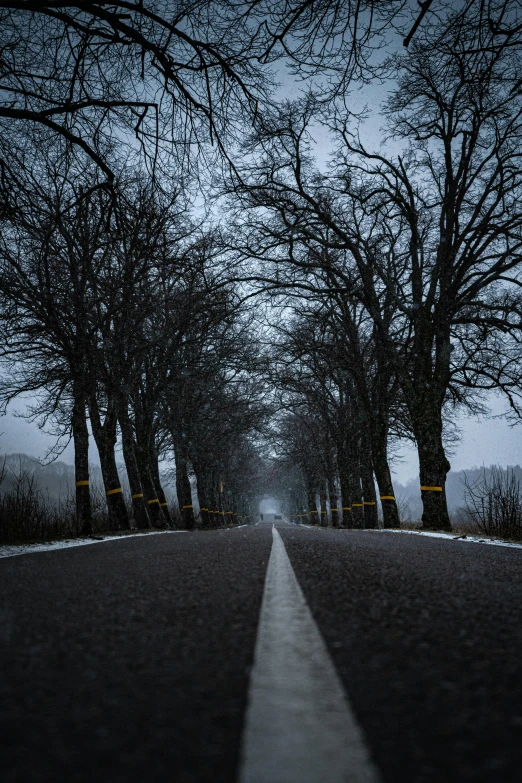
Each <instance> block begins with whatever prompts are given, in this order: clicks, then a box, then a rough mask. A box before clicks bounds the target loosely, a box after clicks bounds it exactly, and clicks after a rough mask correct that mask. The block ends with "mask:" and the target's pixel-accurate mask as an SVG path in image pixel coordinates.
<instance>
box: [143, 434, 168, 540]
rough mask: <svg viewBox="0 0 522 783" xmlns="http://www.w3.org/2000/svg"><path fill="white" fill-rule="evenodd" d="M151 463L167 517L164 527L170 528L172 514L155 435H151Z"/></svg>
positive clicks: (154, 479) (159, 497)
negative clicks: (165, 489)
mask: <svg viewBox="0 0 522 783" xmlns="http://www.w3.org/2000/svg"><path fill="white" fill-rule="evenodd" d="M149 464H150V472H151V475H152V480H153V482H154V486H155V488H156V495H157V497H158V500H159V504H160V509H161V511H162V513H163V516H164V517H165V524H164V527H166V528H170V527H172V517H171V516H170V512H169V507H168V503H167V498H166V497H165V492H164V491H163V487H162V485H161V477H160V472H159V457H158V451H157V449H156V447H155V445H154V438H153V437H151V439H150V443H149Z"/></svg>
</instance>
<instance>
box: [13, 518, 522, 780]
mask: <svg viewBox="0 0 522 783" xmlns="http://www.w3.org/2000/svg"><path fill="white" fill-rule="evenodd" d="M283 545H284V546H283ZM276 555H277V558H279V559H277V558H276V559H277V562H276V560H274V558H275V557H276ZM269 561H270V564H271V565H270V568H269V569H268V575H267V566H268V564H269ZM287 561H288V562H287ZM521 565H522V550H521V549H508V548H504V547H497V546H482V545H478V544H477V545H475V544H469V543H467V542H465V541H456V540H449V541H448V540H443V539H437V538H427V537H420V536H415V535H400V534H392V533H384V532H372V531H369V532H364V531H348V530H346V531H345V530H343V531H336V530H331V529H326V530H323V529H313V528H308V527H296V526H291V525H286V524H281V525H278V527H277V530H276V532H275V533H274V532H273V530H272V527H271V525H257V526H251V527H250V526H249V527H242V528H235V529H228V530H219V531H209V532H194V533H177V534H176V533H172V534H165V535H156V536H136V537H131V538H125V539H122V540H118V541H108V542H103V543H98V544H96V545H94V544H93V545H92V546H82V547H73V548H70V549H63V550H56V551H46V552H39V553H32V554H26V555H21V556H16V557H8V558H4V559H2V560H0V659H1V679H0V704H1V714H0V721H1V726H0V757H1V770H2V780H3V781H4V782H5V783H22V782H23V783H25V782H26V781H27V782H28V783H30V782H32V781H55V780H58V779H60V778H63V779H66V780H68V781H74V782H76V781H78V782H80V781H81V782H82V783H84V782H85V781H89V783H91V781H104V782H105V781H107V782H108V783H113V782H114V783H116V782H118V783H119V782H120V781H121V782H122V783H123V781H134V780H142V781H147V783H149V782H153V783H156V782H157V783H163V782H165V783H166V782H167V781H168V782H169V783H171V782H175V783H199V781H201V783H206V782H207V781H208V782H209V783H210V782H211V781H212V783H214V782H215V781H217V782H218V783H229V782H230V783H236V781H239V782H240V783H245V781H248V782H249V783H250V781H252V783H271V781H273V783H294V781H295V783H297V782H298V781H299V783H315V781H316V780H317V781H318V780H324V781H328V783H330V782H331V783H335V781H337V780H339V781H351V783H359V781H363V780H364V781H381V782H382V783H392V781H393V782H395V781H401V783H409V782H410V781H411V782H412V783H442V781H444V783H447V781H449V780H459V781H474V783H475V782H476V781H492V780H494V781H502V782H503V781H515V780H516V781H518V780H519V779H520V769H521V765H522V624H521V622H520V615H521V607H522V570H521ZM285 569H286V570H285ZM293 575H295V577H296V578H297V582H295V579H294V576H293ZM265 579H266V583H265ZM292 579H294V582H292ZM269 583H270V584H269ZM270 585H272V587H271V588H270ZM285 585H286V586H285ZM269 588H270V589H269ZM270 590H272V592H270ZM285 590H286V592H285V593H284V594H283V592H284V591H285ZM281 591H283V592H281ZM292 591H293V592H292ZM301 591H302V592H301ZM263 595H265V597H264V598H263ZM262 602H263V604H262ZM262 605H263V612H261V616H260V610H261V606H262ZM285 612H286V613H287V614H285ZM310 612H311V614H310ZM312 618H313V619H312ZM256 638H257V648H256ZM323 640H324V641H323ZM285 644H286V647H285V646H284V645H285ZM314 645H315V646H314ZM325 645H326V646H325ZM261 648H262V649H261ZM255 650H256V659H255V662H254V651H255ZM270 656H272V657H270ZM285 689H286V690H285ZM335 691H337V693H336V692H335ZM288 694H290V695H289V696H288ZM248 705H250V706H248ZM292 705H294V706H292ZM295 705H297V706H295ZM343 710H344V712H343ZM314 721H315V723H314ZM318 726H320V727H321V728H320V729H318V728H317V727H318ZM270 732H271V734H270ZM307 732H308V734H307ZM263 737H264V739H263ZM310 737H316V738H317V739H316V740H315V741H313V740H311V739H310ZM263 742H264V744H263ZM260 759H261V760H263V759H265V760H266V764H265V765H264V769H263V765H261V767H260ZM303 759H306V763H304V762H303Z"/></svg>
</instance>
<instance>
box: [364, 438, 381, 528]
mask: <svg viewBox="0 0 522 783" xmlns="http://www.w3.org/2000/svg"><path fill="white" fill-rule="evenodd" d="M360 454H361V482H362V491H363V497H364V500H363V504H364V505H363V508H364V521H363V524H364V527H365V528H367V529H369V530H374V529H375V528H377V527H378V516H377V495H376V493H375V481H374V479H373V465H372V454H371V449H370V443H369V441H368V440H367V439H365V438H364V437H363V438H361V447H360Z"/></svg>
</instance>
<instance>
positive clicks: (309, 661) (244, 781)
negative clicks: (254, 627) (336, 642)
mask: <svg viewBox="0 0 522 783" xmlns="http://www.w3.org/2000/svg"><path fill="white" fill-rule="evenodd" d="M272 535H273V541H272V551H271V553H270V559H269V561H268V568H267V573H266V579H265V588H264V593H263V602H262V605H261V615H260V620H259V628H258V632H257V641H256V649H255V658H254V666H253V668H252V672H251V675H250V686H249V704H248V710H247V716H246V725H245V730H244V735H243V746H242V758H241V767H240V774H239V783H324V781H328V783H378V781H379V780H380V777H379V774H378V772H377V770H376V768H375V766H374V764H373V762H372V761H371V759H370V757H369V753H368V750H367V747H366V745H365V742H364V738H363V736H362V732H361V729H360V728H359V726H358V725H357V721H356V719H355V717H354V715H353V713H352V711H351V709H350V707H349V705H348V700H347V697H346V695H345V693H344V690H343V686H342V684H341V682H340V680H339V676H338V674H337V672H336V670H335V667H334V665H333V662H332V660H331V658H330V655H329V653H328V650H327V648H326V645H325V642H324V640H323V638H322V636H321V633H320V631H319V629H318V627H317V625H316V623H315V621H314V619H313V617H312V614H311V612H310V609H309V608H308V605H307V603H306V600H305V597H304V595H303V593H302V590H301V588H300V587H299V584H298V582H297V579H296V577H295V574H294V571H293V568H292V565H291V563H290V560H289V559H288V555H287V554H286V550H285V546H284V544H283V540H282V538H281V536H280V535H279V533H278V532H277V530H276V529H275V527H273V528H272Z"/></svg>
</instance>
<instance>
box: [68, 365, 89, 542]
mask: <svg viewBox="0 0 522 783" xmlns="http://www.w3.org/2000/svg"><path fill="white" fill-rule="evenodd" d="M73 395H74V403H73V410H72V431H73V440H74V473H75V481H76V521H77V524H78V530H79V532H80V533H81V535H83V536H89V535H91V534H92V508H91V492H90V488H89V430H88V428H87V413H86V403H87V401H86V398H85V390H84V388H83V384H82V383H81V382H80V380H75V382H74V389H73Z"/></svg>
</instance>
